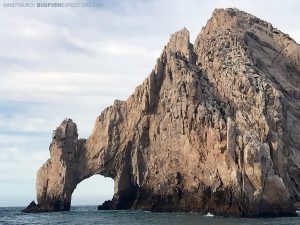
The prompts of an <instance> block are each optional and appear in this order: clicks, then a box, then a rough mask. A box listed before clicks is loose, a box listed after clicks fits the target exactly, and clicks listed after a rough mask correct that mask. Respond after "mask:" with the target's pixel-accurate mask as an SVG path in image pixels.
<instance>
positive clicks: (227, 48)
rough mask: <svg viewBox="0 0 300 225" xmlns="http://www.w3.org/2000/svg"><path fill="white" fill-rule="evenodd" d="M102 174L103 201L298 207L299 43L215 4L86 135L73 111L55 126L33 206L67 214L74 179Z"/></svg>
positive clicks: (272, 211) (241, 208)
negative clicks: (106, 193) (108, 181)
mask: <svg viewBox="0 0 300 225" xmlns="http://www.w3.org/2000/svg"><path fill="white" fill-rule="evenodd" d="M94 174H101V175H104V176H107V177H111V178H113V179H114V181H115V190H114V191H115V194H114V197H113V199H112V200H111V201H107V202H105V203H104V204H103V205H102V206H100V207H99V209H144V210H152V211H196V212H203V213H207V212H211V213H213V214H218V215H230V216H248V217H252V216H284V215H295V209H294V207H293V203H295V202H297V201H300V179H299V178H300V47H299V45H298V44H297V43H295V41H293V40H292V39H291V38H290V37H289V36H287V35H286V34H283V33H282V32H280V31H279V30H277V29H275V28H273V27H272V25H271V24H269V23H267V22H265V21H262V20H260V19H258V18H256V17H254V16H252V15H249V14H247V13H245V12H242V11H239V10H237V9H226V10H224V9H217V10H215V11H214V13H213V16H212V18H211V19H210V20H209V21H208V23H207V25H206V26H205V27H204V28H203V29H202V31H201V32H200V34H199V35H198V37H197V39H196V41H195V44H194V45H192V44H191V43H190V40H189V32H188V30H187V29H185V28H184V29H182V30H180V31H179V32H176V33H175V34H173V35H172V36H171V38H170V42H169V43H168V44H167V45H166V46H165V48H164V50H163V52H162V54H161V56H160V57H159V58H158V59H157V63H156V66H155V68H154V69H153V71H152V72H151V73H150V75H149V76H148V78H147V79H146V80H145V81H144V82H143V84H142V85H140V86H138V87H137V88H136V89H135V91H134V93H133V94H132V95H131V96H130V97H129V98H128V99H127V100H126V101H117V100H116V101H115V102H114V104H113V105H112V106H110V107H108V108H106V109H105V110H104V111H103V112H102V113H101V115H100V116H99V117H98V118H97V120H96V123H95V127H94V130H93V131H92V134H91V135H90V137H89V138H88V139H86V140H78V135H77V127H76V124H75V123H73V122H72V120H69V119H67V120H64V121H63V123H62V124H61V125H60V126H59V127H58V128H57V130H56V131H54V134H53V140H52V143H51V145H50V159H49V160H48V161H47V162H46V163H45V164H44V165H43V166H42V167H41V168H40V170H39V172H38V174H37V200H38V204H37V205H36V206H33V207H32V208H33V209H35V210H31V211H61V210H69V209H70V203H71V195H72V192H73V191H74V189H75V188H76V185H77V184H78V183H79V182H81V181H82V180H84V179H86V178H88V177H90V176H92V175H94ZM95 188H101V187H95ZM29 211H30V210H29Z"/></svg>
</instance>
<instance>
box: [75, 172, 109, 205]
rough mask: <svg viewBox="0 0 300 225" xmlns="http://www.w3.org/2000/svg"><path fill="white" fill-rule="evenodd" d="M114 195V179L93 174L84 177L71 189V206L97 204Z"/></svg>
mask: <svg viewBox="0 0 300 225" xmlns="http://www.w3.org/2000/svg"><path fill="white" fill-rule="evenodd" d="M113 195H114V180H113V179H112V178H110V177H104V176H102V175H99V174H95V175H93V176H91V177H89V178H87V179H84V180H83V181H81V182H80V183H79V184H77V187H76V188H75V190H74V191H73V194H72V200H71V206H72V207H73V206H98V205H101V204H102V203H103V202H105V201H106V200H111V199H112V198H113Z"/></svg>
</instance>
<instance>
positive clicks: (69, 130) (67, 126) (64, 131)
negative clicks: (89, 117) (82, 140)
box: [52, 118, 78, 139]
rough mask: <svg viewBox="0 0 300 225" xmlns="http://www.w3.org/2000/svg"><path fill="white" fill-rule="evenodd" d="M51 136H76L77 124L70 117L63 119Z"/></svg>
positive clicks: (60, 137) (62, 137)
mask: <svg viewBox="0 0 300 225" xmlns="http://www.w3.org/2000/svg"><path fill="white" fill-rule="evenodd" d="M52 138H53V139H55V138H58V139H64V138H74V139H77V138H78V133H77V125H76V123H74V122H73V120H72V119H68V118H66V119H64V120H63V121H62V123H61V124H60V125H59V126H58V127H57V128H56V130H54V131H53V135H52Z"/></svg>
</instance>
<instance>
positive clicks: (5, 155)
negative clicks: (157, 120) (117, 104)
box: [0, 0, 300, 207]
mask: <svg viewBox="0 0 300 225" xmlns="http://www.w3.org/2000/svg"><path fill="white" fill-rule="evenodd" d="M36 1H37V0H32V1H30V0H27V1H25V0H19V1H17V0H15V1H12V0H10V1H9V0H7V1H5V0H0V207H1V206H25V205H27V204H28V203H29V202H30V201H32V200H35V199H36V197H35V196H36V192H35V176H36V172H37V170H38V168H39V167H40V166H42V164H43V163H44V162H45V161H46V160H47V159H48V158H49V144H50V142H51V134H52V130H54V129H55V128H56V127H57V126H58V125H59V124H60V123H61V121H62V120H63V119H64V118H72V119H73V121H74V122H76V123H77V126H78V132H79V136H80V137H81V138H87V137H88V136H89V134H90V133H91V131H92V129H93V126H94V122H95V120H96V117H97V116H98V115H100V113H101V111H102V110H103V109H104V108H105V107H107V106H109V105H111V104H112V103H113V101H114V100H115V99H121V100H126V99H127V97H128V96H129V95H130V94H132V93H133V90H134V88H135V87H136V86H137V85H139V84H140V83H142V81H143V80H144V79H145V78H146V77H147V75H148V74H149V73H150V72H151V69H152V68H153V67H154V64H155V61H156V58H158V57H159V55H160V53H161V51H162V49H163V47H164V45H165V44H167V42H168V39H169V37H170V34H172V33H174V32H176V31H178V30H180V29H181V28H183V27H186V28H187V29H188V30H189V31H190V34H191V42H192V43H193V42H194V40H195V38H196V36H197V34H198V33H199V32H200V30H201V28H202V27H203V26H204V25H205V24H206V21H207V20H208V19H209V18H210V16H211V14H212V12H213V10H214V9H215V8H228V7H236V8H239V9H241V10H244V11H247V12H249V13H251V14H254V15H256V16H257V17H259V18H261V19H264V20H267V21H268V22H271V23H272V24H273V26H274V27H277V28H279V29H280V30H281V31H283V32H285V33H288V34H289V35H290V36H291V37H292V38H293V39H295V40H296V41H297V42H298V43H299V42H300V26H299V21H300V14H299V9H300V1H298V0H285V1H284V3H283V1H281V0H264V1H263V0H251V1H250V0H249V1H248V0H243V1H241V0H239V1H237V0H184V1H183V0H152V1H151V0H148V1H147V0H144V1H142V0H128V1H124V0H96V1H97V2H100V3H102V7H98V8H36V7H33V8H10V7H4V5H3V4H4V3H8V2H36ZM76 1H78V0H74V1H72V0H57V1H55V2H76ZM38 2H54V0H47V1H46V0H40V1H38ZM113 185H114V182H113V180H112V179H110V178H104V177H102V176H100V175H95V176H93V177H91V178H89V179H87V180H84V181H82V182H81V183H80V184H79V185H78V187H77V188H76V190H75V191H74V194H73V198H72V205H88V204H95V205H97V204H100V203H101V202H103V201H104V200H107V199H110V198H111V197H112V195H113Z"/></svg>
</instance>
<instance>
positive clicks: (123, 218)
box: [0, 206, 300, 225]
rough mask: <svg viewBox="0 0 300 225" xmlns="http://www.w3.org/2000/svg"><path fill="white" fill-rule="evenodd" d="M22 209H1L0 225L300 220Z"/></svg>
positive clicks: (218, 224) (278, 223) (262, 224)
mask: <svg viewBox="0 0 300 225" xmlns="http://www.w3.org/2000/svg"><path fill="white" fill-rule="evenodd" d="M21 210H22V207H7V208H4V207H2V208H0V224H1V225H2V224H22V225H23V224H24V225H25V224H75V225H90V224H101V225H102V224H103V225H300V217H280V218H259V219H247V218H224V217H218V216H213V215H212V214H209V215H206V216H203V215H200V214H194V213H155V212H145V211H118V210H114V211H98V210H97V207H96V206H75V207H72V209H71V211H70V212H54V213H36V214H27V213H22V212H21Z"/></svg>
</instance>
